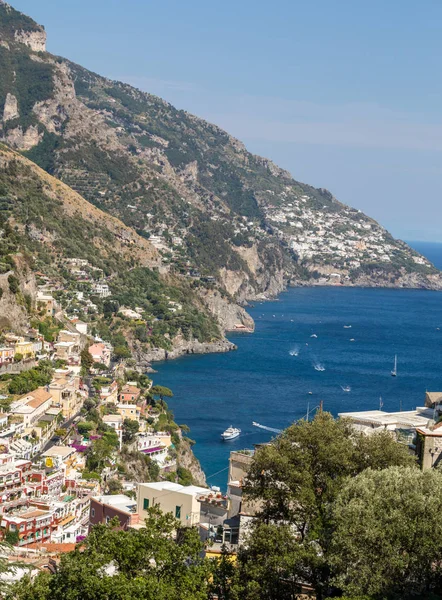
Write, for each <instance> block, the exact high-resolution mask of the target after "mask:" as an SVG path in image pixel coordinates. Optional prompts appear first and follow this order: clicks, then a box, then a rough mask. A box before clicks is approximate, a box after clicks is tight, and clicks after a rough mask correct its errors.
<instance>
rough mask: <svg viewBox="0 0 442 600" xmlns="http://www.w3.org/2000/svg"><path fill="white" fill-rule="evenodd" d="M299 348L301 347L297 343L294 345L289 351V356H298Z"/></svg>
mask: <svg viewBox="0 0 442 600" xmlns="http://www.w3.org/2000/svg"><path fill="white" fill-rule="evenodd" d="M300 349H301V347H300V346H299V344H297V345H296V346H294V347H293V348H292V349H291V350H290V352H289V354H290V356H298V354H299V350H300Z"/></svg>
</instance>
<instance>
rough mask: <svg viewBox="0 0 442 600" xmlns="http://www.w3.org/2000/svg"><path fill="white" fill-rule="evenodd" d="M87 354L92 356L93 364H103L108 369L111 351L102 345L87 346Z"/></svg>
mask: <svg viewBox="0 0 442 600" xmlns="http://www.w3.org/2000/svg"><path fill="white" fill-rule="evenodd" d="M89 354H90V355H91V356H92V358H93V359H94V361H95V362H98V363H103V364H104V365H106V367H108V366H109V365H110V360H111V351H110V348H108V347H107V346H106V345H105V344H103V343H101V342H100V343H96V344H92V346H89Z"/></svg>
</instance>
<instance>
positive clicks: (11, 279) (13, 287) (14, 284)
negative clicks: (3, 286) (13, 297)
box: [8, 275, 20, 294]
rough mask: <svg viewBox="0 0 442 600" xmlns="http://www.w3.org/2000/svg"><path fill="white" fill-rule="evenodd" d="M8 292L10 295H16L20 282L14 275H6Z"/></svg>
mask: <svg viewBox="0 0 442 600" xmlns="http://www.w3.org/2000/svg"><path fill="white" fill-rule="evenodd" d="M8 283H9V290H10V292H11V294H16V293H17V292H18V290H19V289H20V281H19V280H18V278H17V277H16V276H15V275H8Z"/></svg>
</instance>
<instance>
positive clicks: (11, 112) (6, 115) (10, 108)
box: [3, 93, 20, 123]
mask: <svg viewBox="0 0 442 600" xmlns="http://www.w3.org/2000/svg"><path fill="white" fill-rule="evenodd" d="M19 116H20V115H19V112H18V102H17V98H16V97H15V96H14V95H13V94H9V93H8V94H6V100H5V106H4V108H3V123H6V122H7V121H12V119H17V117H19Z"/></svg>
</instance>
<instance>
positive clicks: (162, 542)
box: [14, 509, 210, 600]
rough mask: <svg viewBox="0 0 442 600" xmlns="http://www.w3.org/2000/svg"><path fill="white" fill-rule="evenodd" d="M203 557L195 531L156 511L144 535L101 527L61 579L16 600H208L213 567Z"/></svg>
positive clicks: (26, 587) (25, 586)
mask: <svg viewBox="0 0 442 600" xmlns="http://www.w3.org/2000/svg"><path fill="white" fill-rule="evenodd" d="M175 532H176V537H175ZM201 551H202V544H201V542H200V539H199V535H198V531H197V530H196V529H195V528H190V527H188V528H185V529H180V528H179V522H178V521H176V519H174V518H173V516H172V515H171V514H165V515H163V514H161V513H160V512H159V511H158V509H150V512H149V517H148V518H147V520H146V527H145V528H142V529H139V530H133V529H131V530H129V531H120V530H118V529H117V528H112V527H107V526H104V525H97V526H95V527H94V528H93V529H92V531H91V533H90V534H89V536H88V538H87V539H86V541H85V544H84V547H83V548H78V549H77V550H75V551H74V552H71V553H69V554H67V555H64V556H63V557H62V559H61V562H60V565H59V568H58V569H57V572H56V574H55V575H53V576H52V577H48V576H47V575H46V574H41V575H38V576H37V577H36V579H35V580H34V581H33V582H32V583H31V582H30V581H29V580H25V581H23V582H22V583H20V584H18V585H17V586H16V588H15V590H14V599H15V600H29V599H30V600H206V599H207V594H208V591H207V590H208V581H209V573H210V565H209V563H208V561H207V560H206V559H204V558H201ZM37 591H38V594H37Z"/></svg>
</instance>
